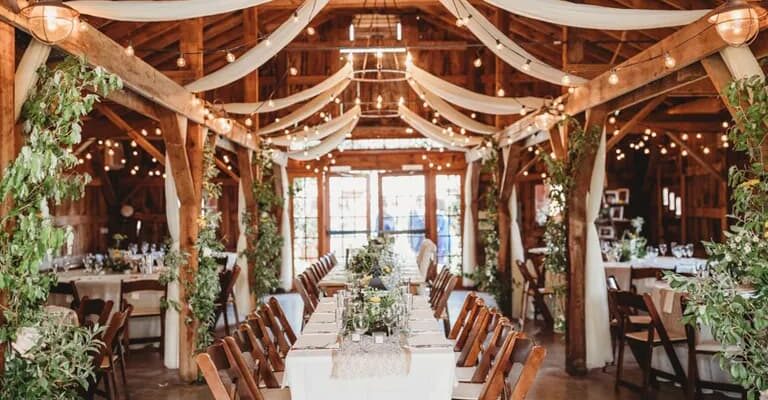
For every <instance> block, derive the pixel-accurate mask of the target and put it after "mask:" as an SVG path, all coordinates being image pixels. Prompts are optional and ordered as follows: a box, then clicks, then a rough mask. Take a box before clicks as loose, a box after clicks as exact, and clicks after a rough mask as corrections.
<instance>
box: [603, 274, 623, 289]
mask: <svg viewBox="0 0 768 400" xmlns="http://www.w3.org/2000/svg"><path fill="white" fill-rule="evenodd" d="M605 284H606V286H607V287H608V289H610V290H615V291H620V290H621V286H620V285H619V281H618V279H616V277H615V276H613V275H611V276H609V277H608V278H606V279H605Z"/></svg>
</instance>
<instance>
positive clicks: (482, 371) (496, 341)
mask: <svg viewBox="0 0 768 400" xmlns="http://www.w3.org/2000/svg"><path fill="white" fill-rule="evenodd" d="M509 334H516V333H515V330H514V328H513V327H512V324H511V323H510V322H509V320H508V319H507V318H505V317H501V318H500V319H499V322H498V323H497V324H496V326H495V327H494V329H493V332H492V333H491V337H490V339H489V340H487V341H485V343H483V345H482V348H481V355H480V360H479V361H478V363H477V366H471V367H459V366H457V367H456V369H455V374H456V380H458V381H459V382H469V383H483V382H485V380H486V378H487V377H488V372H490V369H491V366H492V365H493V360H494V359H495V358H496V356H497V355H498V353H499V351H500V350H501V347H502V346H503V345H504V341H505V340H506V339H507V336H508V335H509Z"/></svg>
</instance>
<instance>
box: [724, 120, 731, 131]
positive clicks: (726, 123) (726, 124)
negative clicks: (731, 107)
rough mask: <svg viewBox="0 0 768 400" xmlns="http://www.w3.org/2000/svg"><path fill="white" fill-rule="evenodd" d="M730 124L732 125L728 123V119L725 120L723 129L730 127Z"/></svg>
mask: <svg viewBox="0 0 768 400" xmlns="http://www.w3.org/2000/svg"><path fill="white" fill-rule="evenodd" d="M728 126H730V124H728V121H723V129H728Z"/></svg>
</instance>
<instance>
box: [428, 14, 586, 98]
mask: <svg viewBox="0 0 768 400" xmlns="http://www.w3.org/2000/svg"><path fill="white" fill-rule="evenodd" d="M440 3H441V4H442V5H443V6H444V7H445V8H447V9H448V11H449V12H450V13H451V14H453V16H454V17H456V18H463V19H464V20H465V21H467V23H466V26H467V28H469V30H470V31H471V32H472V33H473V34H474V35H475V36H476V37H477V38H478V39H479V40H480V41H481V42H482V43H483V44H484V45H485V47H487V48H488V49H489V50H491V51H492V52H493V53H494V54H496V56H498V57H499V58H501V59H502V60H504V62H506V63H507V64H509V65H511V66H512V67H513V68H515V69H517V70H519V71H521V72H522V73H524V74H528V75H530V76H532V77H534V78H538V79H541V80H543V81H547V82H549V83H553V84H555V85H564V86H578V85H583V84H584V83H586V82H587V81H586V79H584V78H579V77H577V76H572V75H569V74H566V73H565V72H563V71H560V70H559V69H557V68H554V67H552V66H550V65H549V64H547V63H545V62H543V61H541V60H539V59H538V58H536V57H534V56H533V55H532V54H531V53H529V52H527V51H526V50H525V49H524V48H522V47H520V45H518V44H517V43H515V42H514V41H512V39H510V38H509V37H508V36H507V35H506V34H504V33H502V32H501V31H499V29H498V28H496V26H494V25H493V24H492V23H491V22H490V21H488V19H487V18H485V16H483V14H482V13H480V12H479V11H477V10H476V9H475V8H474V7H472V5H470V4H469V2H467V1H466V0H440ZM497 40H498V42H497ZM498 44H501V45H502V46H501V48H498ZM526 65H527V66H526ZM566 75H568V80H569V81H570V82H564V79H563V77H564V76H566Z"/></svg>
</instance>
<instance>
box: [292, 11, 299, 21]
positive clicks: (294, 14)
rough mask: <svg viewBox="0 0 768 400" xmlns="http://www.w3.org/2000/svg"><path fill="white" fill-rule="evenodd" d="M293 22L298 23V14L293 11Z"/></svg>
mask: <svg viewBox="0 0 768 400" xmlns="http://www.w3.org/2000/svg"><path fill="white" fill-rule="evenodd" d="M293 22H299V12H298V11H294V12H293Z"/></svg>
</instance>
